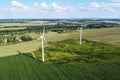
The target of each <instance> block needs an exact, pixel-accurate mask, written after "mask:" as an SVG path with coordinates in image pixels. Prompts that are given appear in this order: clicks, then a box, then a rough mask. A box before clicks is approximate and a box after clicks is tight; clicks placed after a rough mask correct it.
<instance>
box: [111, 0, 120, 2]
mask: <svg viewBox="0 0 120 80" xmlns="http://www.w3.org/2000/svg"><path fill="white" fill-rule="evenodd" d="M111 2H120V0H111Z"/></svg>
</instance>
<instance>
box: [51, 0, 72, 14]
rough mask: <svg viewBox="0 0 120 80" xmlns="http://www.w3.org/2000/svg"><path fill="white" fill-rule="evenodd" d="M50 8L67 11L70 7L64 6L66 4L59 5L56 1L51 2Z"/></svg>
mask: <svg viewBox="0 0 120 80" xmlns="http://www.w3.org/2000/svg"><path fill="white" fill-rule="evenodd" d="M51 7H52V9H54V10H55V11H56V12H62V11H68V10H70V8H71V7H66V6H60V5H58V4H57V3H55V2H53V3H52V4H51Z"/></svg>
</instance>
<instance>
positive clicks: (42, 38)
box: [38, 27, 47, 62]
mask: <svg viewBox="0 0 120 80" xmlns="http://www.w3.org/2000/svg"><path fill="white" fill-rule="evenodd" d="M44 32H45V27H44V28H43V34H42V36H40V38H38V40H40V39H41V40H42V62H44V41H45V42H46V39H45V36H44ZM46 43H47V42H46Z"/></svg>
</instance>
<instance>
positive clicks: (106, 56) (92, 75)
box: [0, 28, 120, 80]
mask: <svg viewBox="0 0 120 80" xmlns="http://www.w3.org/2000/svg"><path fill="white" fill-rule="evenodd" d="M119 31H120V28H104V29H86V30H84V31H83V38H84V39H83V40H82V45H79V31H78V30H77V31H74V32H67V33H61V34H58V33H55V32H48V33H46V34H45V37H46V39H47V42H48V44H45V62H44V63H43V62H41V48H40V46H41V41H37V38H38V37H39V35H36V34H32V35H31V36H33V37H34V39H36V40H33V41H28V42H21V43H17V44H12V45H6V46H0V56H1V58H0V80H120V44H119V43H120V41H119V40H120V37H119V36H120V35H119V33H120V32H119ZM28 52H30V53H28ZM31 53H34V54H35V55H36V57H37V59H35V58H33V56H32V55H31ZM10 55H13V56H10ZM3 56H7V57H3Z"/></svg>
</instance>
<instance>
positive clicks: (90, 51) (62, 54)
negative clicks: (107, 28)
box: [34, 39, 120, 63]
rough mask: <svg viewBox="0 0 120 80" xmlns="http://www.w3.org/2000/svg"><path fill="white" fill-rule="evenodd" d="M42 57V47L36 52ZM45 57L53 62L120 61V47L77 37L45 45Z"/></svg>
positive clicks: (39, 57) (38, 56)
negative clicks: (81, 39) (80, 41)
mask: <svg viewBox="0 0 120 80" xmlns="http://www.w3.org/2000/svg"><path fill="white" fill-rule="evenodd" d="M34 53H35V55H36V57H37V58H38V59H41V48H40V49H39V50H38V51H35V52H34ZM45 59H46V61H48V62H49V61H50V62H53V63H94V62H120V48H117V47H113V46H111V45H109V44H105V43H100V42H95V41H88V40H83V41H82V45H80V44H79V40H78V39H77V40H76V39H68V40H64V41H57V42H50V43H49V46H47V47H45Z"/></svg>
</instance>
